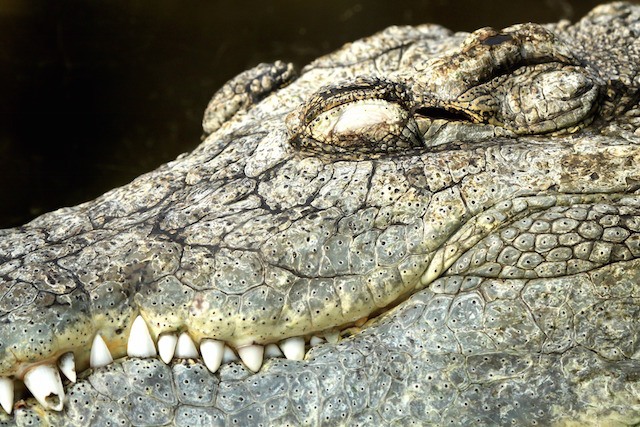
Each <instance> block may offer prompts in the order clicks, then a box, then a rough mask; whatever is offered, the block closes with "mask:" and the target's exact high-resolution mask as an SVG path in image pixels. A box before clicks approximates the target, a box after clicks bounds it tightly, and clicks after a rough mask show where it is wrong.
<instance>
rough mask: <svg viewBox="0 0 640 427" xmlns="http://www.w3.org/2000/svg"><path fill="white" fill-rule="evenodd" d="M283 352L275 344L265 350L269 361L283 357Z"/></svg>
mask: <svg viewBox="0 0 640 427" xmlns="http://www.w3.org/2000/svg"><path fill="white" fill-rule="evenodd" d="M282 356H283V354H282V351H280V347H278V346H277V345H275V344H268V345H267V346H266V347H265V348H264V358H265V359H268V358H271V357H282Z"/></svg>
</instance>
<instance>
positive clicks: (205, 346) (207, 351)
mask: <svg viewBox="0 0 640 427" xmlns="http://www.w3.org/2000/svg"><path fill="white" fill-rule="evenodd" d="M200 353H201V354H202V360H204V364H205V365H206V366H207V368H208V369H209V370H210V371H211V372H216V371H217V370H218V368H220V365H221V364H222V356H223V355H224V342H222V341H218V340H213V339H204V340H202V342H201V343H200Z"/></svg>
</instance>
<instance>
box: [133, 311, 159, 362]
mask: <svg viewBox="0 0 640 427" xmlns="http://www.w3.org/2000/svg"><path fill="white" fill-rule="evenodd" d="M127 355H128V356H130V357H155V356H157V355H158V353H157V351H156V345H155V343H154V342H153V339H152V338H151V334H150V333H149V328H148V327H147V323H146V322H145V321H144V319H143V318H142V316H140V315H138V317H136V320H134V321H133V325H131V332H129V341H128V342H127Z"/></svg>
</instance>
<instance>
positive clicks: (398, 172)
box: [0, 4, 640, 426]
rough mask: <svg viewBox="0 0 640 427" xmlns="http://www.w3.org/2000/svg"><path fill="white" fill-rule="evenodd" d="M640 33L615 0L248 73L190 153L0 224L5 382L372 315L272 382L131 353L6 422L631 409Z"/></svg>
mask: <svg viewBox="0 0 640 427" xmlns="http://www.w3.org/2000/svg"><path fill="white" fill-rule="evenodd" d="M639 35H640V8H639V7H637V6H630V5H626V4H615V5H612V6H603V7H600V8H598V9H596V10H594V11H593V12H592V13H591V14H590V15H588V16H587V17H586V18H584V19H583V20H582V21H581V22H579V23H577V24H575V25H568V24H567V23H560V24H557V25H547V26H544V27H541V26H538V25H533V24H527V25H520V26H514V27H510V28H508V29H505V30H503V31H501V32H496V31H493V30H490V29H482V30H479V31H477V32H475V33H473V34H472V35H466V34H460V33H458V34H452V33H450V32H449V31H448V30H446V29H443V28H441V27H437V26H433V25H427V26H422V27H416V28H410V27H404V28H390V29H388V30H385V31H383V32H382V33H379V34H377V35H375V36H373V37H371V38H368V39H364V40H362V41H359V42H355V43H353V44H351V45H347V46H345V47H344V48H343V49H341V50H339V51H338V52H336V53H334V54H331V55H328V56H326V57H323V58H320V59H318V60H316V61H315V62H313V63H312V64H310V65H309V66H307V67H306V68H305V69H304V70H303V71H302V73H301V75H300V76H299V77H298V78H296V77H295V74H294V72H293V71H292V69H291V68H290V67H289V66H287V65H285V64H281V63H277V64H274V65H270V66H268V65H262V66H259V67H256V68H255V69H253V70H250V71H248V72H246V73H243V74H241V75H240V76H238V77H237V78H236V79H234V80H233V81H231V82H230V83H228V84H227V86H225V87H224V88H223V89H221V91H220V92H218V93H217V94H216V95H215V96H214V98H213V100H212V102H211V104H210V106H209V108H208V109H207V112H206V113H205V121H204V129H205V132H206V133H207V134H209V135H208V137H207V138H206V140H205V141H204V142H203V143H202V144H201V145H200V147H198V148H197V149H196V150H194V152H192V153H190V154H187V155H183V156H181V157H180V158H178V159H177V160H176V161H174V162H171V163H169V164H167V165H165V166H162V167H161V168H159V169H158V170H156V171H154V172H151V173H149V174H146V175H143V176H141V177H140V178H138V179H136V180H135V181H134V182H132V183H131V184H129V185H127V186H125V187H122V188H119V189H115V190H113V191H111V192H109V193H107V194H105V195H104V196H102V197H100V198H98V199H96V200H95V201H92V202H89V203H85V204H83V205H80V206H77V207H73V208H67V209H61V210H59V211H56V212H52V213H50V214H46V215H43V216H41V217H40V218H38V219H36V220H34V221H33V222H31V223H29V224H27V225H25V226H23V227H20V228H16V229H10V230H5V231H2V234H0V236H1V240H0V261H1V263H0V280H1V282H0V286H1V288H0V289H2V294H1V295H0V316H1V317H0V321H1V322H2V325H3V326H2V329H1V330H0V375H3V376H12V377H15V378H17V379H22V376H23V375H24V373H25V372H26V371H27V370H28V369H29V368H30V367H32V366H33V365H34V364H38V363H51V362H53V361H55V360H56V358H57V357H58V356H60V355H61V354H63V353H65V352H67V351H73V352H74V353H75V355H76V360H77V362H78V365H79V369H83V368H86V367H87V360H88V354H89V350H90V345H91V341H92V339H93V337H94V335H95V334H96V333H98V332H99V333H100V334H101V335H102V336H103V337H104V338H105V340H106V341H107V344H108V346H109V348H110V349H111V351H112V353H113V354H114V357H120V356H125V353H126V349H125V347H126V339H127V336H128V331H129V328H130V325H131V323H132V321H133V319H134V318H135V316H137V315H138V314H141V315H142V316H143V317H144V318H145V320H146V321H147V323H148V325H149V327H150V329H151V333H152V335H153V336H154V337H157V336H158V335H159V334H160V333H162V332H167V331H177V330H179V331H182V330H187V331H188V332H189V333H190V334H191V336H192V337H193V338H194V340H195V341H196V342H198V341H199V340H201V339H202V338H205V337H214V338H217V339H221V340H224V341H225V342H227V343H229V344H230V345H232V346H234V347H240V346H243V345H248V344H252V343H258V344H267V343H272V342H278V341H279V340H281V339H283V338H286V337H291V336H300V335H303V336H307V337H308V336H310V335H312V334H319V333H324V332H327V331H329V332H332V331H336V330H344V329H345V328H347V327H350V326H353V325H354V324H355V325H358V327H355V328H353V329H349V330H348V331H347V332H343V335H344V338H343V339H342V340H341V341H340V342H339V343H335V344H331V343H326V344H322V345H319V346H316V347H313V348H312V349H311V350H310V352H309V354H307V356H306V358H305V360H304V361H302V362H291V361H286V360H283V359H270V360H268V361H266V362H265V365H264V366H263V367H262V369H261V370H260V372H258V373H256V374H254V373H251V372H250V371H248V370H247V369H245V368H244V367H243V366H242V365H240V364H236V363H232V364H229V365H225V366H223V368H221V370H220V372H218V373H216V374H211V373H209V372H208V371H207V370H206V368H204V366H203V365H201V364H200V363H199V362H197V361H195V362H194V361H176V362H175V363H173V364H171V365H170V366H167V365H164V364H163V363H162V362H161V361H159V360H157V359H146V360H141V359H135V358H127V357H125V358H124V359H122V360H121V361H117V362H116V363H115V364H113V365H110V366H108V367H105V368H100V369H96V370H93V371H91V370H87V371H85V373H84V375H82V377H83V378H82V379H81V380H79V381H78V383H76V384H75V385H72V386H69V387H68V388H67V395H68V396H67V401H66V402H65V409H64V411H62V412H52V411H45V410H43V408H41V407H39V406H38V405H37V404H35V403H34V402H33V400H28V401H27V402H25V403H21V404H20V405H18V406H20V408H19V409H16V411H15V416H4V417H3V415H1V414H2V413H1V412H0V417H2V418H0V420H2V421H0V424H2V425H11V424H12V423H17V424H18V425H37V424H40V425H48V424H51V425H86V424H87V423H89V422H93V423H94V424H95V425H108V423H109V422H110V423H111V425H128V424H134V425H166V424H176V425H190V426H193V425H260V424H261V425H287V424H288V425H301V424H308V425H339V424H344V425H394V424H397V425H407V424H408V423H411V422H413V423H414V424H417V425H428V424H436V425H445V424H446V425H496V424H501V425H507V424H511V423H514V424H516V425H524V424H526V425H530V424H536V423H537V424H539V425H551V424H571V423H572V422H575V423H577V424H580V425H584V424H589V423H592V424H594V425H601V424H602V423H605V422H609V423H611V424H613V425H629V424H635V423H638V422H640V382H639V380H640V362H639V360H638V359H639V358H640V342H639V340H640V336H639V331H640V329H639V326H640V325H639V324H638V319H639V318H640V313H639V312H640V306H639V300H638V298H639V294H640V259H639V258H640V192H639V191H638V187H639V185H638V184H639V183H640V168H639V165H640V145H639V144H640V130H639V128H640V107H639V106H638V101H639V99H640V73H639V70H640V43H639V42H638V36H639ZM363 123H364V124H363ZM379 314H381V315H380V316H378V317H377V318H375V319H374V320H372V321H371V322H369V323H367V324H366V325H364V326H363V327H360V326H361V322H359V320H361V319H362V318H371V317H373V316H376V315H379ZM29 423H31V424H29Z"/></svg>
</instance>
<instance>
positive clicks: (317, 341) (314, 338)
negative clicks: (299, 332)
mask: <svg viewBox="0 0 640 427" xmlns="http://www.w3.org/2000/svg"><path fill="white" fill-rule="evenodd" d="M323 342H324V338H322V337H317V336H315V335H314V336H312V337H311V339H310V340H309V345H312V346H314V345H318V344H322V343H323Z"/></svg>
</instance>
